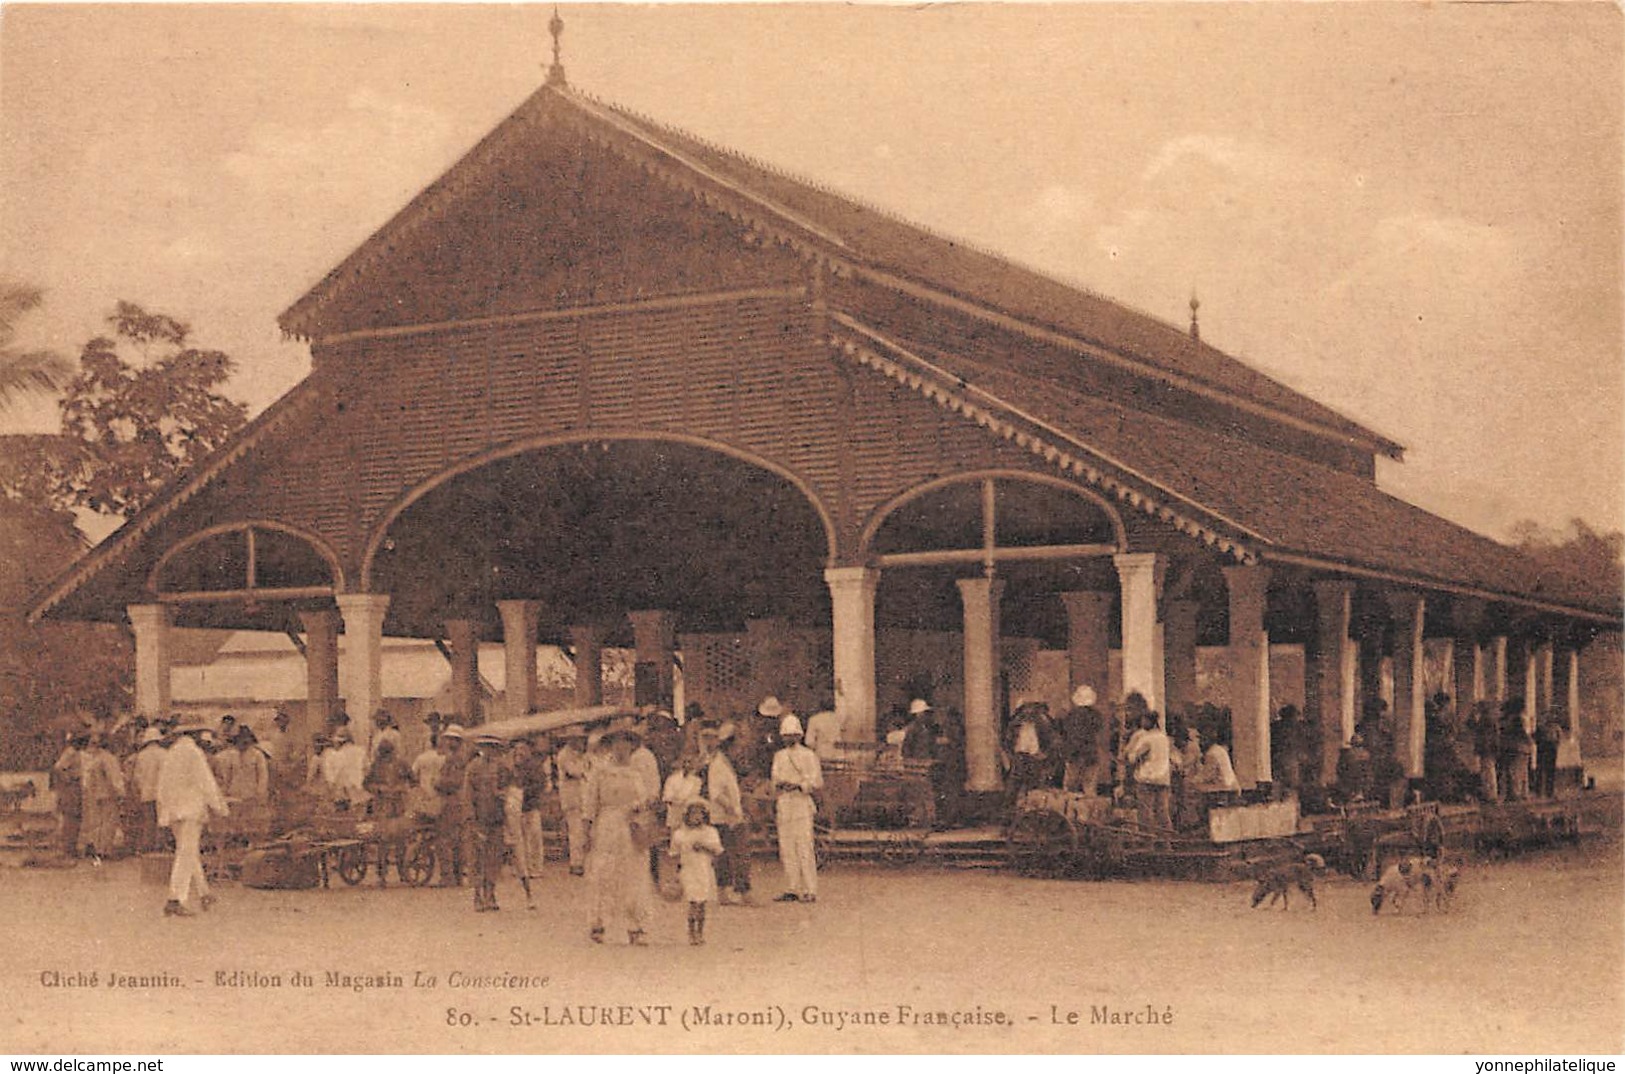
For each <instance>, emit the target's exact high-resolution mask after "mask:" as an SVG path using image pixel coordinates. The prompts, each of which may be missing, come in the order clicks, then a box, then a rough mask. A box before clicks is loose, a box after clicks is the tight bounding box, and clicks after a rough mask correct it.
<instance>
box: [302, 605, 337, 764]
mask: <svg viewBox="0 0 1625 1074" xmlns="http://www.w3.org/2000/svg"><path fill="white" fill-rule="evenodd" d="M299 621H300V622H302V623H303V624H304V625H305V718H304V720H302V721H301V722H300V723H299V724H298V725H297V727H296V730H297V732H298V734H299V735H300V736H302V737H304V738H307V739H308V738H309V736H311V735H313V734H315V733H316V732H317V731H321V730H324V729H325V728H326V727H327V720H328V718H329V717H330V716H332V715H333V708H334V706H335V705H336V704H337V703H338V700H339V697H340V696H341V695H340V693H339V613H338V612H336V611H315V612H300V613H299Z"/></svg>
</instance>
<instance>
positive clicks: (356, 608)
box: [333, 593, 389, 623]
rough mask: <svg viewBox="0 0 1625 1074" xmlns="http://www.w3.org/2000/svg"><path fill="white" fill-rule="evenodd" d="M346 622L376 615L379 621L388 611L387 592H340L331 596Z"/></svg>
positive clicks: (358, 620)
mask: <svg viewBox="0 0 1625 1074" xmlns="http://www.w3.org/2000/svg"><path fill="white" fill-rule="evenodd" d="M333 602H334V603H335V604H337V605H338V606H339V615H341V616H342V617H343V618H344V621H345V622H346V623H349V622H352V621H354V622H360V621H361V620H363V619H367V618H370V617H373V616H376V617H377V618H378V619H379V620H380V621H382V620H383V618H384V615H385V614H386V613H387V612H388V611H389V594H388V593H340V594H338V595H337V596H335V597H334V598H333Z"/></svg>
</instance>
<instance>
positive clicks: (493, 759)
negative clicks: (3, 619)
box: [51, 697, 839, 944]
mask: <svg viewBox="0 0 1625 1074" xmlns="http://www.w3.org/2000/svg"><path fill="white" fill-rule="evenodd" d="M685 717H686V719H685V720H684V721H683V722H682V723H679V722H678V721H677V720H676V719H674V718H673V717H672V715H671V714H670V713H667V712H665V711H663V710H657V709H653V708H648V709H645V710H643V711H642V712H641V713H640V714H639V715H638V716H636V717H633V716H623V717H621V718H618V719H616V720H614V721H608V722H602V723H599V724H593V725H573V726H570V727H566V728H564V729H562V730H560V731H558V732H555V733H551V734H536V735H531V736H527V737H520V738H515V739H509V738H507V737H503V736H500V735H494V734H491V733H488V732H482V731H480V730H479V729H478V728H477V727H476V728H464V727H462V726H461V725H459V724H457V723H455V722H453V721H451V720H448V719H445V718H442V717H441V716H439V714H430V716H429V717H428V720H427V724H428V729H429V742H428V745H427V747H426V748H425V749H424V750H423V751H422V752H421V753H419V754H418V755H417V756H416V757H414V758H412V759H411V760H408V759H407V758H406V757H405V756H404V755H403V746H402V736H401V732H400V730H399V728H398V727H397V726H396V723H395V720H394V718H393V717H392V716H391V715H390V714H389V713H387V712H385V711H382V710H380V711H379V712H378V713H377V714H376V715H375V717H374V724H373V728H372V732H373V733H372V734H371V735H370V736H368V745H367V746H366V747H363V746H362V745H360V744H359V743H358V742H357V741H356V735H355V734H354V733H353V730H352V727H351V724H350V720H349V717H348V715H347V714H345V713H344V712H343V711H342V710H340V711H338V712H336V713H335V714H334V715H333V716H332V717H331V718H330V719H329V720H328V722H327V723H326V725H325V726H324V728H323V729H322V730H321V731H320V732H319V733H317V734H315V735H313V736H311V737H310V739H309V745H308V747H304V746H302V745H301V743H299V742H298V741H296V739H295V737H294V736H293V735H291V734H290V733H289V724H290V719H289V716H288V715H287V714H286V713H282V712H279V713H277V715H276V717H275V718H274V720H273V729H272V730H270V731H269V732H268V733H266V734H264V735H257V734H256V733H255V732H254V731H253V729H252V728H250V727H248V726H246V725H245V724H239V722H238V721H237V720H236V719H235V718H234V717H233V716H230V715H227V716H224V717H222V718H221V720H220V721H219V722H218V724H213V723H209V722H201V721H187V720H184V719H182V718H181V717H179V716H175V717H172V718H166V719H161V720H158V721H154V722H151V723H149V722H148V721H146V720H143V719H135V720H131V721H129V722H127V723H125V724H123V725H121V726H120V727H119V728H118V729H117V730H115V731H89V730H87V731H83V732H78V733H74V734H72V735H70V736H69V738H68V741H67V744H66V746H65V748H64V749H63V751H62V754H61V756H60V757H59V758H58V759H57V761H56V763H55V765H53V768H52V772H51V782H52V786H53V787H54V789H55V791H56V802H57V810H58V812H59V813H60V815H61V825H60V828H59V831H60V832H61V839H62V850H63V852H64V853H65V854H68V855H71V856H81V855H84V856H95V857H97V858H100V857H103V856H107V855H112V854H118V853H124V852H145V851H154V850H167V849H169V848H171V847H172V848H173V850H174V862H173V866H172V869H171V876H170V889H169V899H168V901H167V902H166V904H165V907H164V912H165V914H166V915H169V916H191V915H193V914H194V913H195V912H196V911H197V909H208V908H209V907H210V906H211V905H212V904H213V902H214V896H213V894H212V892H211V890H210V888H209V881H208V876H207V873H206V870H205V869H204V866H203V860H202V846H203V843H204V832H205V830H206V829H209V828H211V827H213V828H215V829H219V830H229V831H230V832H231V833H232V834H233V836H234V837H242V838H245V840H246V841H248V842H253V841H255V840H257V839H260V838H269V837H273V836H278V835H282V834H285V833H287V832H289V831H292V830H296V829H298V828H299V827H300V826H301V825H304V824H307V823H310V822H311V819H312V817H313V816H314V815H316V814H319V813H325V814H327V815H330V816H331V815H335V814H344V813H348V814H350V815H352V816H354V817H358V818H359V817H362V816H364V817H365V818H367V820H369V821H371V822H374V823H375V824H382V823H387V822H392V821H403V820H404V821H407V822H409V823H411V824H412V825H414V826H423V827H426V828H428V829H429V830H430V831H432V844H433V847H434V855H433V857H434V861H435V867H436V869H437V872H438V876H437V878H435V879H437V882H438V883H439V884H440V885H441V886H446V887H455V886H463V885H465V884H466V885H467V886H470V887H471V888H472V890H473V897H474V899H473V901H474V909H475V910H476V911H478V912H490V911H495V910H498V909H499V908H500V907H499V903H498V897H497V889H498V885H499V881H500V880H501V878H502V877H503V875H505V868H504V867H505V865H508V864H510V863H511V867H512V875H513V876H514V877H515V878H516V879H517V881H518V883H519V885H520V888H521V890H522V891H523V893H524V896H525V899H526V903H527V905H528V907H529V908H531V909H536V908H537V902H536V891H535V889H534V888H533V886H532V881H534V880H536V879H537V878H538V877H540V876H541V874H542V869H543V863H544V861H545V859H546V853H545V851H546V847H545V845H544V836H543V824H542V815H543V812H544V810H548V809H551V808H556V809H557V811H558V814H559V818H560V821H561V823H560V829H561V836H562V839H563V841H564V843H565V846H564V847H563V848H561V849H562V850H563V851H564V855H563V856H564V857H565V859H566V861H567V862H568V872H569V875H570V876H571V877H579V878H583V879H584V880H585V882H586V883H587V885H588V888H589V891H590V899H589V902H590V906H591V912H590V921H589V922H588V935H589V937H590V938H591V939H592V940H593V941H594V942H600V943H601V942H604V940H605V938H606V936H607V935H608V934H609V931H610V930H611V929H615V930H617V931H624V933H625V935H626V937H627V941H628V942H629V943H632V944H642V943H645V942H646V936H647V928H648V924H649V919H650V914H651V912H652V906H653V901H654V900H653V895H654V890H655V885H656V884H657V883H660V882H662V881H665V882H666V883H667V885H668V887H670V888H671V889H672V893H673V894H674V895H677V896H679V897H680V898H681V899H682V900H683V901H685V902H687V904H688V921H689V938H690V940H691V942H693V943H703V942H704V934H705V916H706V914H705V909H706V905H707V904H709V903H713V902H723V903H752V902H753V901H754V896H753V893H752V885H751V880H752V869H751V852H752V834H753V824H754V821H753V817H752V814H751V810H750V809H749V808H748V802H747V791H746V787H747V786H750V787H751V788H753V789H755V788H758V787H759V788H761V790H760V792H759V793H761V794H764V795H766V796H768V797H771V799H772V802H773V807H772V808H773V812H774V821H775V827H776V829H777V835H778V846H779V853H780V859H781V862H782V863H783V866H784V871H785V883H786V887H785V890H784V892H783V893H781V894H779V895H778V896H777V901H783V902H815V901H816V900H817V897H818V895H817V893H818V870H817V862H816V857H815V854H814V849H813V819H814V815H815V813H816V812H817V808H818V807H817V800H816V797H815V796H816V795H817V793H818V792H819V791H820V789H821V788H822V786H823V775H822V765H821V761H820V755H819V752H818V751H817V750H815V749H813V748H812V746H811V745H810V744H809V740H810V741H811V742H813V743H817V744H819V745H821V746H822V747H823V748H824V749H825V750H826V751H828V750H831V749H833V747H834V744H835V742H836V741H837V740H838V737H839V721H838V720H837V719H835V718H834V714H833V713H832V712H828V711H821V712H820V713H818V714H817V715H815V716H814V717H813V718H812V719H811V720H809V721H808V722H809V724H810V725H811V726H810V727H809V728H808V729H806V730H804V728H803V726H802V722H801V718H800V717H799V716H798V715H797V714H795V713H793V712H791V711H789V709H788V708H787V707H786V706H784V705H783V704H782V703H781V702H779V701H778V700H777V699H776V698H773V697H768V698H765V699H764V700H763V701H762V702H761V704H760V705H759V706H758V707H757V711H756V713H755V716H754V718H753V719H751V720H749V721H744V722H739V721H733V720H713V719H708V718H706V716H705V714H704V712H703V711H702V710H701V709H700V708H699V706H697V705H694V706H690V707H689V710H688V711H687V712H686V713H685ZM120 747H122V748H120ZM115 750H117V752H115ZM120 753H122V754H123V757H122V759H120V756H119V754H120ZM397 849H398V852H399V848H397ZM401 853H403V852H401ZM388 860H389V858H388V852H387V850H386V851H385V852H384V860H381V861H380V863H379V867H380V868H384V867H385V865H386V864H387V863H388ZM395 861H396V863H397V864H398V865H399V866H401V867H403V868H404V865H405V859H404V856H397V857H396V858H395Z"/></svg>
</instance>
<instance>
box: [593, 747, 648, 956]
mask: <svg viewBox="0 0 1625 1074" xmlns="http://www.w3.org/2000/svg"><path fill="white" fill-rule="evenodd" d="M604 739H605V742H606V743H607V744H608V746H609V751H610V752H609V754H608V756H605V757H602V758H600V759H599V760H598V761H596V762H595V763H594V764H593V766H592V769H591V772H590V774H589V775H588V777H587V780H586V784H587V785H586V789H585V791H584V793H583V803H582V813H583V815H584V816H585V817H587V818H588V824H589V827H588V831H587V840H588V850H587V883H588V885H589V886H590V889H591V892H592V917H591V921H590V925H591V929H590V931H589V933H588V936H589V937H590V938H591V939H592V941H593V943H603V942H604V930H605V926H606V925H607V924H608V923H611V922H615V923H619V924H624V925H625V927H626V939H627V942H628V943H630V944H633V945H642V944H644V943H647V942H648V940H647V934H646V930H647V928H648V924H649V913H650V906H651V904H652V902H653V885H652V884H651V882H650V878H649V847H648V843H647V842H643V843H642V844H641V845H640V841H639V840H638V839H637V838H634V833H633V828H634V824H635V825H636V826H637V827H638V829H639V830H640V831H644V832H647V831H648V830H649V828H650V826H651V825H652V824H653V815H652V812H651V807H652V804H653V802H654V799H655V795H656V794H657V793H658V791H659V788H657V787H652V786H649V785H648V780H647V777H646V776H645V775H644V774H643V773H642V772H640V771H639V769H637V768H635V767H633V766H632V764H631V759H632V750H633V748H634V746H635V738H634V736H633V735H632V734H631V733H630V732H627V731H612V732H610V734H608V735H606V736H604Z"/></svg>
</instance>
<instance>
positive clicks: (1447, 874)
mask: <svg viewBox="0 0 1625 1074" xmlns="http://www.w3.org/2000/svg"><path fill="white" fill-rule="evenodd" d="M1429 878H1430V883H1429V884H1428V886H1427V888H1426V891H1425V894H1426V895H1427V897H1428V898H1429V900H1430V902H1431V903H1432V906H1433V908H1434V909H1435V910H1440V911H1443V912H1445V913H1448V912H1449V911H1450V908H1451V907H1452V906H1454V905H1455V902H1456V888H1457V887H1458V886H1459V885H1460V883H1461V870H1460V869H1458V868H1457V867H1456V866H1454V865H1450V864H1448V863H1446V862H1444V861H1440V860H1438V859H1435V860H1434V862H1433V864H1432V865H1431V866H1429Z"/></svg>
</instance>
